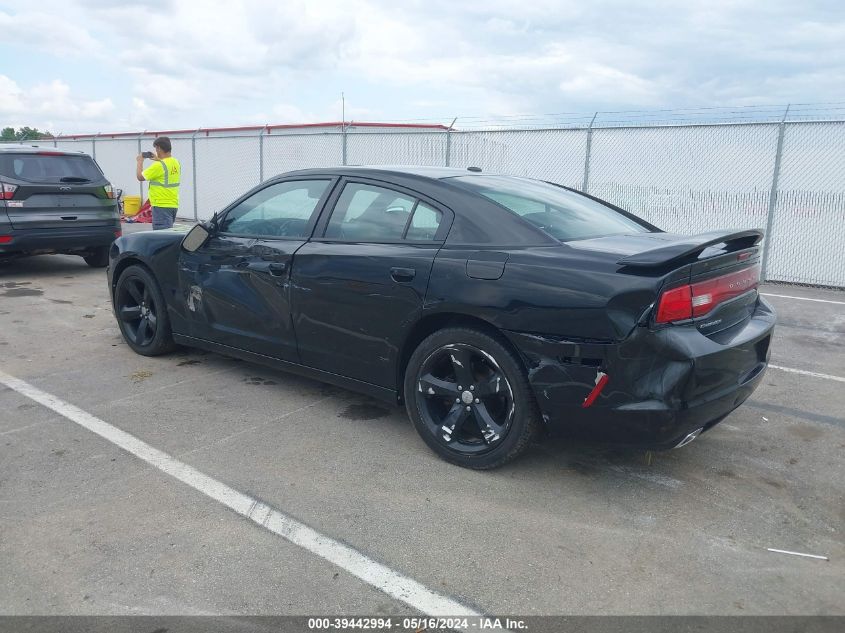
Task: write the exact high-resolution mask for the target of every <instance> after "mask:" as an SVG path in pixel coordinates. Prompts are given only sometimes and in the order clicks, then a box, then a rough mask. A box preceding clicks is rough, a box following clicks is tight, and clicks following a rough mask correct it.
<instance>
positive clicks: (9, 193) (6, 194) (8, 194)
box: [0, 182, 18, 200]
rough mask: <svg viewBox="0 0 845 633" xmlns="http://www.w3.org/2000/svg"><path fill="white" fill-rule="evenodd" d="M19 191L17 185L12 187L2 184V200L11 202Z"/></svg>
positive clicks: (0, 190)
mask: <svg viewBox="0 0 845 633" xmlns="http://www.w3.org/2000/svg"><path fill="white" fill-rule="evenodd" d="M17 190H18V186H17V185H10V184H9V183H6V182H0V200H11V199H12V197H13V196H14V195H15V192H16V191H17Z"/></svg>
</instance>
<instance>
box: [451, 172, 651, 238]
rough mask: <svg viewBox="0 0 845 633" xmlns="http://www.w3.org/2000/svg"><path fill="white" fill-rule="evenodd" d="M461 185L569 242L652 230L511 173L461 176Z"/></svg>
mask: <svg viewBox="0 0 845 633" xmlns="http://www.w3.org/2000/svg"><path fill="white" fill-rule="evenodd" d="M449 181H450V182H454V183H455V184H459V185H460V186H462V187H465V188H467V189H470V190H471V191H474V192H476V193H480V194H481V195H482V196H485V197H486V198H489V199H490V200H492V201H493V202H497V203H498V204H500V205H501V206H503V207H505V208H506V209H507V210H508V211H510V212H511V213H515V214H516V215H518V216H520V217H521V218H522V219H523V220H525V221H526V222H530V223H531V224H533V225H534V226H536V227H539V228H540V229H541V230H543V231H544V232H546V233H548V234H549V235H551V236H552V237H553V238H555V239H558V240H561V241H562V242H566V241H569V240H585V239H589V238H592V237H604V236H606V235H615V234H619V233H647V232H649V229H648V228H646V227H645V226H643V225H642V224H640V223H638V222H637V221H635V220H632V219H631V218H628V217H626V216H624V215H622V214H621V213H619V212H618V211H616V210H615V209H613V208H611V207H609V206H607V205H605V204H602V203H601V202H597V201H595V200H593V199H591V198H588V197H587V196H583V195H581V194H580V193H576V192H574V191H569V190H568V189H563V188H561V187H556V186H554V185H550V184H548V183H545V182H541V181H539V180H530V179H528V178H516V177H512V176H458V177H456V178H450V179H449Z"/></svg>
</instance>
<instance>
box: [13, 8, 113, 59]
mask: <svg viewBox="0 0 845 633" xmlns="http://www.w3.org/2000/svg"><path fill="white" fill-rule="evenodd" d="M57 15H67V13H66V12H65V11H62V12H59V13H56V14H50V13H45V12H41V11H27V10H21V11H20V12H18V13H14V14H13V13H5V12H3V11H0V33H2V34H3V40H4V42H7V43H8V42H15V43H17V44H20V45H22V46H25V47H26V48H29V49H34V50H38V51H45V52H48V53H53V54H55V55H70V56H73V57H83V56H86V55H93V54H96V53H97V52H98V51H99V49H100V45H99V43H98V42H97V40H96V39H95V38H94V37H92V36H91V34H90V33H89V32H88V30H87V29H86V28H85V27H84V26H81V25H78V24H74V23H73V22H72V21H70V20H67V19H61V18H60V19H59V22H57V18H56V16H57Z"/></svg>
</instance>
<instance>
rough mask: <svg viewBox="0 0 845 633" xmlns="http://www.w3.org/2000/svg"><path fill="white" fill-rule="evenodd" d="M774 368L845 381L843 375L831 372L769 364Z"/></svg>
mask: <svg viewBox="0 0 845 633" xmlns="http://www.w3.org/2000/svg"><path fill="white" fill-rule="evenodd" d="M769 367H771V368H772V369H779V370H780V371H785V372H789V373H790V374H801V375H802V376H810V377H811V378H822V379H824V380H835V381H836V382H845V378H842V377H841V376H831V375H830V374H820V373H819V372H817V371H807V370H806V369H795V368H794V367H781V366H780V365H772V364H769Z"/></svg>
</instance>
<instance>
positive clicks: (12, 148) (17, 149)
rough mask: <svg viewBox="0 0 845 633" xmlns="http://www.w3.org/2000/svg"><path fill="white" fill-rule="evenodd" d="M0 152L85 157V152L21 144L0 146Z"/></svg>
mask: <svg viewBox="0 0 845 633" xmlns="http://www.w3.org/2000/svg"><path fill="white" fill-rule="evenodd" d="M0 152H3V153H9V154H40V153H42V152H49V153H50V154H66V155H68V156H87V154H86V153H85V152H81V151H79V150H69V149H59V148H57V147H49V146H48V147H39V146H37V145H24V144H23V143H13V144H0Z"/></svg>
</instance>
